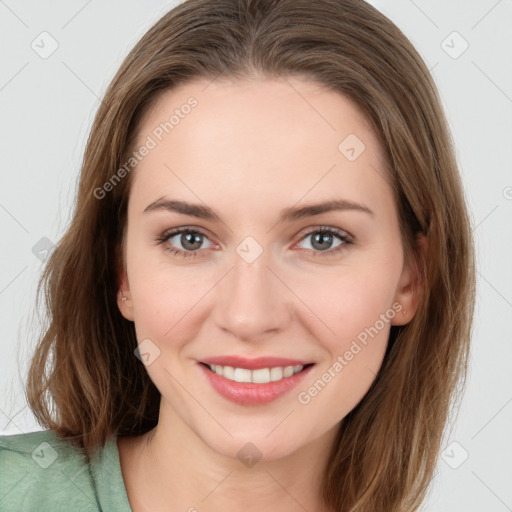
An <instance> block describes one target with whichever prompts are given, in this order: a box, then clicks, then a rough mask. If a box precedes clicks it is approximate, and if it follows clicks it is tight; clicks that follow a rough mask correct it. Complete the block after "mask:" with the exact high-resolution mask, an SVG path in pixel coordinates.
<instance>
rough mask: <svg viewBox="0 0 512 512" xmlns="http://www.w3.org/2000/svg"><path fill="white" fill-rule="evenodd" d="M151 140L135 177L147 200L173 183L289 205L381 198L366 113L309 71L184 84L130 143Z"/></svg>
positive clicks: (376, 150) (376, 152) (380, 172)
mask: <svg viewBox="0 0 512 512" xmlns="http://www.w3.org/2000/svg"><path fill="white" fill-rule="evenodd" d="M191 98H193V100H191ZM190 105H194V106H193V107H190ZM148 138H151V139H152V140H153V141H154V143H155V144H154V148H153V149H151V151H150V152H149V154H147V156H145V157H144V158H143V159H142V161H140V162H139V164H138V165H137V167H136V170H135V172H134V176H133V179H134V181H133V183H132V188H133V189H134V191H133V192H134V193H135V194H137V195H138V196H140V195H141V194H142V196H143V197H144V199H146V200H149V199H151V200H154V199H155V197H154V196H155V195H158V196H159V197H160V196H163V195H164V194H165V193H171V192H172V191H173V190H174V189H175V188H176V186H178V187H179V188H181V189H183V188H184V187H185V188H188V189H189V190H188V191H185V193H186V194H188V195H189V198H193V196H191V195H190V192H196V194H195V195H196V196H199V197H201V196H200V195H199V192H201V193H203V194H204V195H205V196H207V197H208V198H210V199H212V200H217V201H222V200H223V199H222V198H224V197H226V195H229V196H230V197H232V198H235V197H238V198H240V200H241V201H246V204H249V203H250V202H251V199H254V198H259V200H260V202H259V206H260V207H261V198H262V197H265V198H266V200H268V201H269V203H270V202H272V201H273V200H279V199H281V202H286V203H290V204H293V203H295V202H297V201H298V200H300V198H301V197H302V196H306V195H307V196H308V197H307V199H308V200H309V199H311V200H313V199H318V198H319V197H320V196H325V195H326V194H328V193H329V192H332V191H333V189H338V190H339V194H338V195H343V192H344V191H346V192H347V193H348V194H351V195H352V197H351V198H350V199H352V200H354V201H357V200H362V198H363V197H365V199H367V200H372V201H377V202H379V201H380V200H381V199H382V197H380V199H379V196H382V187H385V186H387V183H386V182H387V177H386V171H385V167H386V160H385V157H384V152H383V148H382V147H381V144H380V142H379V141H378V138H377V137H376V134H375V133H374V131H373V129H372V126H371V124H370V123H369V121H368V119H367V118H366V116H365V115H364V114H363V113H362V112H361V111H360V110H359V109H358V107H357V106H356V105H355V103H353V102H352V101H351V100H350V99H349V98H347V97H346V96H344V95H342V94H340V93H338V92H335V91H332V90H329V89H327V88H326V87H324V86H322V85H321V84H318V83H316V82H313V81H309V80H306V79H301V78H291V77H286V78H281V79H269V78H265V79H263V78H260V79H246V80H237V81H228V80H221V81H213V82H211V81H207V80H197V81H194V82H189V83H186V84H182V85H180V86H178V87H175V88H173V89H171V90H168V91H166V92H164V93H162V94H161V95H160V96H159V97H158V98H157V100H156V101H155V103H154V104H153V105H152V107H151V109H149V111H148V112H147V113H146V115H145V116H144V117H143V119H142V121H141V123H140V126H139V130H138V134H137V139H136V143H135V149H137V148H138V147H140V146H142V145H144V143H145V141H148ZM180 181H181V183H180ZM164 189H165V190H164ZM167 189H168V190H167ZM388 189H389V190H388V193H390V192H391V191H390V188H389V186H388ZM368 198H369V199H368ZM194 199H197V197H195V198H194ZM388 199H389V198H388ZM217 204H219V202H217Z"/></svg>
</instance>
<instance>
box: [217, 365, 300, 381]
mask: <svg viewBox="0 0 512 512" xmlns="http://www.w3.org/2000/svg"><path fill="white" fill-rule="evenodd" d="M208 366H209V367H210V369H211V370H212V372H215V373H216V374H217V375H222V376H223V377H226V379H229V380H233V381H235V382H253V383H254V384H266V383H268V382H274V381H276V380H281V379H283V378H286V377H291V376H292V375H295V374H296V373H299V372H300V371H301V370H302V369H303V368H304V366H302V365H300V364H298V365H296V366H285V367H275V368H259V369H258V370H248V369H247V368H233V367H232V366H221V365H220V364H211V365H208Z"/></svg>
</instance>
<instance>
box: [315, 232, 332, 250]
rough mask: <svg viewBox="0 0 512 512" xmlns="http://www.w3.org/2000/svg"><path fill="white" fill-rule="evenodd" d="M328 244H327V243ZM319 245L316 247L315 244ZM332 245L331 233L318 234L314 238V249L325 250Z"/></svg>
mask: <svg viewBox="0 0 512 512" xmlns="http://www.w3.org/2000/svg"><path fill="white" fill-rule="evenodd" d="M325 242H327V243H325ZM317 243H318V244H319V245H318V246H315V244H317ZM330 244H332V235H330V234H329V233H316V234H315V236H314V237H313V244H312V245H313V247H315V248H316V249H320V250H325V249H328V248H329V245H330Z"/></svg>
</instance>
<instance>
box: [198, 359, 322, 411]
mask: <svg viewBox="0 0 512 512" xmlns="http://www.w3.org/2000/svg"><path fill="white" fill-rule="evenodd" d="M211 361H212V360H209V362H204V361H201V362H198V363H199V364H198V365H197V366H198V368H199V369H200V370H201V373H202V374H203V376H204V378H205V381H206V383H207V384H208V385H209V386H211V387H212V389H213V390H215V391H216V392H217V393H218V394H219V395H220V396H221V397H223V398H225V399H227V400H229V401H230V402H234V403H235V404H238V405H245V406H256V405H264V404H267V403H269V402H272V401H274V400H276V399H278V398H280V397H283V396H284V395H286V394H287V393H288V392H289V391H291V390H292V389H293V388H295V387H296V386H298V385H299V383H300V382H302V381H303V380H304V379H305V378H306V376H307V374H308V373H310V372H311V371H312V369H313V367H314V366H315V363H306V362H304V364H293V365H291V364H288V365H286V366H262V364H263V363H262V360H259V361H256V360H252V361H251V362H250V363H248V364H249V365H252V366H257V367H256V368H254V367H253V368H246V367H244V366H241V363H238V364H239V365H240V366H229V365H222V364H214V363H212V362H211ZM225 361H226V358H223V360H222V362H225ZM246 361H247V360H246ZM280 361H284V360H280ZM286 361H287V362H290V361H291V360H286ZM294 362H297V361H294ZM248 364H246V365H245V366H247V365H248ZM265 364H267V365H269V364H270V363H268V362H266V363H265ZM281 364H282V363H281Z"/></svg>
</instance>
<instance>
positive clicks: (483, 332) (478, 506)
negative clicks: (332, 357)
mask: <svg viewBox="0 0 512 512" xmlns="http://www.w3.org/2000/svg"><path fill="white" fill-rule="evenodd" d="M371 3H372V4H373V5H375V6H376V7H377V8H378V9H379V10H381V11H382V12H383V13H384V14H385V15H387V16H388V17H389V18H391V19H392V20H393V21H394V22H395V23H396V24H397V25H398V26H399V27H400V28H401V29H402V30H403V31H404V33H405V34H406V35H407V36H408V37H409V38H410V39H411V41H412V42H413V44H414V45H415V46H416V48H417V49H418V50H419V51H420V53H421V55H422V56H423V58H424V59H425V61H426V63H427V65H428V67H429V68H430V69H431V70H432V73H433V76H434V78H435V80H436V82H437V84H438V87H439V89H440V94H441V97H442V100H443V104H444V107H445V109H446V113H447V115H448V119H449V122H450V125H451V129H452V133H453V137H454V141H455V144H456V148H457V158H458V162H459V164H460V168H461V172H462V175H463V180H464V186H465V189H466V193H467V198H468V201H469V205H470V209H471V218H472V224H473V229H474V234H475V241H476V243H477V257H478V301H477V309H476V318H475V326H474V337H473V346H472V355H471V368H470V374H469V379H468V385H467V388H466V391H465V394H464V398H463V400H462V402H461V407H460V409H459V412H458V414H457V415H456V416H454V417H453V418H452V420H451V423H450V425H451V426H450V428H449V429H447V433H446V439H445V441H444V443H443V446H444V447H445V450H444V451H443V454H442V458H441V459H440V461H439V465H438V468H437V474H436V479H435V482H434V485H433V487H432V490H431V493H430V495H429V499H428V501H427V502H426V503H425V506H424V508H423V510H424V511H428V512H434V511H436V512H439V511H448V510H449V511H451V512H457V511H464V512H482V511H484V510H485V511H486V512H502V511H507V510H512V486H511V485H510V483H511V482H512V428H511V427H512V403H511V402H512V371H511V369H510V368H511V366H512V364H511V363H512V336H511V332H512V329H511V325H510V324H511V323H510V320H511V319H512V270H511V266H510V262H511V261H512V258H511V256H512V245H511V241H510V234H511V230H510V221H511V220H512V172H511V161H512V150H511V146H512V138H511V135H512V116H511V112H512V66H511V50H512V31H511V30H510V27H511V26H512V2H511V1H510V0H501V1H496V0H481V1H476V0H473V1H462V0H457V1H451V2H446V1H442V0H415V1H413V0H390V1H381V0H373V1H372V2H371ZM175 4H176V2H171V3H168V2H164V1H158V0H151V1H145V2H142V1H134V0H129V1H126V0H125V1H123V2H122V3H121V2H120V1H112V2H109V3H106V2H99V1H98V0H89V1H69V0H68V1H64V0H59V1H53V2H51V3H40V2H36V1H35V0H30V1H23V2H21V1H18V2H15V1H14V0H5V1H3V0H0V158H1V165H0V172H1V181H0V184H1V187H0V226H1V243H2V245H1V248H2V250H1V251H0V315H1V317H0V318H1V322H0V349H1V351H0V389H1V392H0V434H17V433H21V432H29V431H34V430H41V427H39V426H38V425H37V423H36V421H35V419H34V417H33V415H32V414H31V412H30V411H29V408H28V407H27V405H26V403H25V398H24V395H23V381H24V379H25V375H26V371H27V368H28V362H29V359H30V354H31V351H32V349H33V346H34V342H35V335H36V333H37V327H38V323H37V318H34V317H33V311H34V298H35V290H36V284H37V280H38V277H39V275H40V273H41V270H42V266H43V263H42V261H41V258H44V249H45V248H47V247H48V244H49V243H50V244H51V242H57V241H58V239H59V238H60V236H62V234H63V232H64V230H65V228H66V225H67V223H68V221H69V218H70V211H71V207H72V204H73V200H74V193H75V186H76V180H77V175H78V170H79V165H80V160H81V157H82V154H83V150H84V146H85V142H86V138H87V135H88V132H89V129H90V126H91V123H92V119H93V116H94V113H95V111H96V109H97V107H98V105H99V98H100V97H101V96H102V95H103V93H104V91H105V89H106V86H107V84H108V82H109V81H110V79H111V78H112V77H113V75H114V73H115V71H116V70H117V68H118V66H119V64H120V63H121V60H122V58H123V57H124V56H125V55H126V53H127V52H128V51H129V49H130V48H131V47H132V46H133V44H135V42H136V41H137V40H138V39H139V38H140V37H141V36H142V35H143V34H144V32H145V31H146V30H147V29H148V28H149V27H150V26H151V25H152V24H153V23H154V22H155V21H156V20H157V19H158V18H159V17H160V16H161V15H162V14H163V13H164V12H166V11H167V10H169V9H170V8H171V7H172V6H173V5H175ZM43 31H46V32H48V33H49V34H50V35H51V36H40V34H41V33H42V32H43ZM454 31H456V32H457V33H458V34H459V35H457V34H453V32H454ZM42 38H46V39H44V42H41V39H42ZM52 40H55V41H56V42H57V44H58V48H57V49H56V50H55V52H54V53H53V54H51V55H50V56H48V57H47V58H42V57H41V56H40V55H39V54H38V53H37V52H36V51H35V50H34V49H33V48H32V46H31V45H34V46H35V47H36V48H38V51H39V52H43V51H48V50H49V49H51V44H56V43H52ZM443 41H444V42H443ZM465 41H466V42H467V44H468V45H469V46H468V48H467V49H466V50H465V51H464V52H462V50H463V49H464V47H465V45H466V43H465ZM36 45H39V47H37V46H36ZM43 45H44V47H43ZM461 52H462V53H461ZM459 54H460V55H459ZM41 239H43V240H41ZM34 247H35V249H34ZM41 251H43V252H41Z"/></svg>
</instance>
